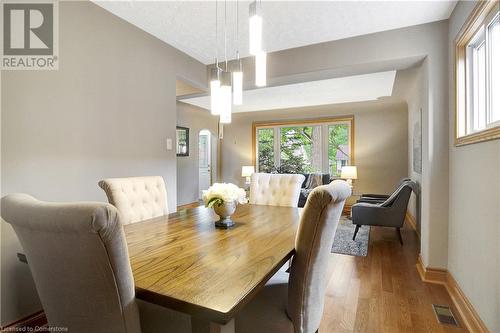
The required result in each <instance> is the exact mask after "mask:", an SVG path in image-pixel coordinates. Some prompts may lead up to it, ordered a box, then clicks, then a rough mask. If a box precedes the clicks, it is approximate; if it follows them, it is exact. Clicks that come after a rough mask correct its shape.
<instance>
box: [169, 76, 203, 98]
mask: <svg viewBox="0 0 500 333" xmlns="http://www.w3.org/2000/svg"><path fill="white" fill-rule="evenodd" d="M202 93H204V91H203V90H201V89H199V88H196V87H194V86H193V85H191V84H189V83H188V82H185V81H183V80H181V79H177V80H175V96H177V97H180V96H186V95H194V94H202Z"/></svg>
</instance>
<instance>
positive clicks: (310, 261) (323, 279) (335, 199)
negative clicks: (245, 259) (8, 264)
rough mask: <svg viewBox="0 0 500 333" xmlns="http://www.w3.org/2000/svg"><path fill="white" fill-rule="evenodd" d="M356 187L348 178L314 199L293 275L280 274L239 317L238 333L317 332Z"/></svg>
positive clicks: (298, 244)
mask: <svg viewBox="0 0 500 333" xmlns="http://www.w3.org/2000/svg"><path fill="white" fill-rule="evenodd" d="M350 194H351V188H350V186H349V185H348V184H347V183H346V182H345V181H342V180H335V181H333V182H332V183H330V184H329V185H322V186H319V187H316V188H315V189H314V190H313V191H312V192H311V193H310V194H309V196H308V198H307V203H306V205H305V208H304V211H303V213H302V216H301V220H300V224H299V228H298V231H297V235H296V239H295V256H294V257H293V261H292V266H291V271H290V274H287V273H286V272H285V271H283V270H280V271H278V273H277V274H276V275H275V276H273V277H272V278H271V279H270V281H268V283H267V284H266V285H265V286H264V288H263V289H262V290H261V291H260V292H259V293H258V294H257V295H256V297H255V298H254V299H253V300H252V301H250V303H248V304H247V305H246V306H245V307H244V308H243V309H242V311H241V312H240V313H239V314H238V315H237V316H236V320H235V328H236V333H252V332H273V333H314V332H317V331H318V329H319V325H320V321H321V317H322V315H323V306H324V300H325V293H326V285H327V282H328V279H327V278H328V277H327V276H326V271H327V266H328V256H329V254H330V252H331V249H332V244H333V238H334V235H335V231H336V230H337V226H338V223H339V218H340V215H341V214H342V209H343V207H344V203H345V200H346V198H347V197H349V196H350Z"/></svg>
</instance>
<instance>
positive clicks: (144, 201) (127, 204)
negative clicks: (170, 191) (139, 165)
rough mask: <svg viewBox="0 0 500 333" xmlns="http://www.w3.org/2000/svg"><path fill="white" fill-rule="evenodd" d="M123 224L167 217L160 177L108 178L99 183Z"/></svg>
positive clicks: (165, 198)
mask: <svg viewBox="0 0 500 333" xmlns="http://www.w3.org/2000/svg"><path fill="white" fill-rule="evenodd" d="M99 186H100V187H101V188H102V189H103V190H104V192H106V196H107V197H108V201H109V203H110V204H112V205H113V206H115V207H116V208H117V209H118V212H120V215H121V221H122V223H123V224H129V223H134V222H139V221H143V220H147V219H151V218H153V217H157V216H162V215H167V214H168V206H167V191H166V190H165V182H164V181H163V178H162V177H160V176H153V177H129V178H109V179H104V180H101V181H100V182H99Z"/></svg>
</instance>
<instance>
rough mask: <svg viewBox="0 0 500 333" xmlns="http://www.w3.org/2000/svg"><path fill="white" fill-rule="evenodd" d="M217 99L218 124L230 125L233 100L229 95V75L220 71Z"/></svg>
mask: <svg viewBox="0 0 500 333" xmlns="http://www.w3.org/2000/svg"><path fill="white" fill-rule="evenodd" d="M219 98H220V103H221V108H220V122H221V124H229V123H231V111H232V110H231V109H232V105H233V99H232V94H231V73H230V72H226V71H222V72H221V75H220V88H219Z"/></svg>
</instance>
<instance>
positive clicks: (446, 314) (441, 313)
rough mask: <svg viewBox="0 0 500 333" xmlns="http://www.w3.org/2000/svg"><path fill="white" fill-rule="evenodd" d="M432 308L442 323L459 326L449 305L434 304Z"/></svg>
mask: <svg viewBox="0 0 500 333" xmlns="http://www.w3.org/2000/svg"><path fill="white" fill-rule="evenodd" d="M432 308H433V309H434V313H435V314H436V318H437V320H438V322H439V323H440V324H445V325H453V326H458V322H457V320H456V319H455V316H454V315H453V312H452V311H451V309H450V307H449V306H447V305H436V304H432Z"/></svg>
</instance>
